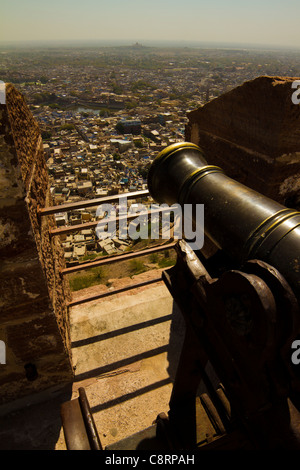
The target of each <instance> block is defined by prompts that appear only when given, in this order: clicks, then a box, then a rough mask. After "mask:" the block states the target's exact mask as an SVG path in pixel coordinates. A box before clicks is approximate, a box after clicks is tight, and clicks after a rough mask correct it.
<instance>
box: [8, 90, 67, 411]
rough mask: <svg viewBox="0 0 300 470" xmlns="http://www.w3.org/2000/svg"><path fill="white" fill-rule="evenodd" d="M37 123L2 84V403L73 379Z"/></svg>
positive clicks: (64, 298) (63, 289) (63, 287)
mask: <svg viewBox="0 0 300 470" xmlns="http://www.w3.org/2000/svg"><path fill="white" fill-rule="evenodd" d="M48 205H51V197H50V191H49V182H48V173H47V168H46V164H45V160H44V153H43V145H42V140H41V136H40V132H39V127H38V125H37V123H36V121H35V120H34V119H33V116H32V114H31V112H30V111H29V109H28V107H27V106H26V103H25V101H24V99H23V97H22V95H21V94H20V93H19V92H18V91H17V90H16V89H15V88H14V87H13V86H12V85H6V104H5V105H0V257H1V265H0V316H1V324H0V339H1V340H3V341H5V344H6V356H7V357H6V364H3V365H0V404H3V403H7V402H11V401H13V400H16V399H19V398H21V397H24V396H29V395H32V394H34V393H35V392H40V391H42V390H46V389H48V388H51V387H53V386H60V385H64V384H66V383H68V382H70V381H71V380H72V378H73V368H72V359H71V347H70V337H69V318H68V310H67V306H66V301H67V300H68V299H69V298H70V292H69V289H68V285H66V283H65V281H64V280H63V279H62V278H61V276H60V274H59V269H60V268H61V267H62V266H63V263H64V261H63V255H62V249H61V246H60V242H59V240H58V239H53V240H51V239H50V237H49V228H50V227H52V226H54V219H53V217H46V218H39V216H38V211H37V209H38V207H45V206H48Z"/></svg>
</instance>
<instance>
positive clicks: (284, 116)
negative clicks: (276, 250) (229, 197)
mask: <svg viewBox="0 0 300 470" xmlns="http://www.w3.org/2000/svg"><path fill="white" fill-rule="evenodd" d="M296 79H297V78H286V77H285V78H282V77H258V78H256V79H255V80H251V81H248V82H245V83H244V84H243V85H241V86H239V87H237V88H235V89H233V90H231V91H229V92H228V93H225V94H224V95H222V96H220V97H219V98H216V99H214V100H212V101H210V102H209V103H207V104H205V105H204V106H202V107H200V108H198V109H196V110H194V111H192V112H190V113H189V114H188V119H189V122H188V124H187V126H186V135H185V139H186V140H187V141H190V142H193V143H195V144H197V145H199V146H200V147H202V148H203V150H204V152H205V154H206V156H207V160H208V162H209V163H210V164H215V165H218V166H220V167H222V168H223V169H224V170H225V172H226V174H227V175H228V176H230V177H232V178H234V179H236V180H238V181H240V182H242V183H243V184H246V185H247V186H249V187H251V188H253V189H255V190H257V191H259V192H261V193H263V194H265V195H267V196H269V197H271V198H273V199H275V200H278V201H279V202H281V203H284V204H287V205H289V206H293V207H296V206H297V207H299V208H300V105H295V104H294V103H293V102H292V94H293V92H294V91H295V89H292V82H293V81H294V80H296Z"/></svg>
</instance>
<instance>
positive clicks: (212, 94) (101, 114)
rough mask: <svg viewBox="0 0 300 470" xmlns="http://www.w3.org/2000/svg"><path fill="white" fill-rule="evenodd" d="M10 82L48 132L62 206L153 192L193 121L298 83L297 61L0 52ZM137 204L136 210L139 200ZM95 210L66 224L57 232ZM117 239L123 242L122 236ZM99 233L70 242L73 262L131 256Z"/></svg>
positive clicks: (228, 53) (127, 50) (232, 54)
mask: <svg viewBox="0 0 300 470" xmlns="http://www.w3.org/2000/svg"><path fill="white" fill-rule="evenodd" d="M0 58H1V59H0V78H1V80H3V81H4V82H11V83H13V84H14V85H15V86H16V87H17V89H18V90H19V91H20V92H21V93H22V94H23V95H24V96H25V98H26V101H27V103H28V105H29V106H30V109H31V111H32V113H33V115H34V117H35V118H36V120H37V121H38V123H39V126H40V130H41V135H42V139H43V145H44V151H45V158H46V159H47V166H48V169H49V175H50V181H51V193H52V196H53V203H54V204H55V205H58V204H62V203H66V202H76V201H79V200H81V199H84V198H86V199H92V198H98V197H102V196H110V195H113V194H119V193H124V192H132V191H140V190H145V189H147V171H148V168H149V166H150V164H151V162H152V161H153V158H154V157H155V156H156V155H157V154H158V152H159V151H161V150H162V149H163V148H164V147H166V146H168V145H170V144H172V143H175V142H178V141H182V140H184V133H185V124H186V123H187V114H188V112H189V110H193V109H195V108H197V107H199V106H202V105H204V104H205V103H206V102H208V101H209V100H212V99H214V98H217V97H218V96H219V95H221V94H223V93H225V92H227V91H229V90H231V89H233V88H235V87H237V86H239V85H241V84H242V83H243V82H245V81H247V80H251V79H254V78H256V77H258V76H261V75H273V76H276V75H277V76H292V77H293V76H298V75H299V70H300V58H299V55H298V54H297V53H295V52H287V51H284V50H282V51H266V50H260V49H257V50H245V49H200V48H188V47H182V48H175V47H174V48H163V47H160V48H159V47H145V46H143V45H141V44H139V43H136V44H133V45H130V46H120V47H90V48H87V47H85V48H83V47H82V48H77V49H75V48H69V49H67V48H63V47H61V48H54V47H52V48H50V47H49V48H44V49H30V50H29V49H25V48H24V49H22V50H17V49H13V48H5V47H2V48H1V49H0ZM131 203H136V201H135V200H133V201H131ZM95 216H96V214H95V209H93V210H92V209H91V210H87V209H86V210H78V211H71V212H68V215H67V213H65V212H62V213H60V214H57V215H56V223H57V226H58V227H60V226H65V225H74V224H79V223H83V222H85V221H92V220H95ZM116 235H117V234H116ZM127 246H128V241H127V242H126V241H123V242H122V243H121V242H120V240H118V239H117V236H116V237H115V239H114V242H113V241H112V240H110V241H107V242H101V240H100V241H99V240H97V239H96V238H95V234H94V231H93V230H92V229H88V230H82V231H81V232H79V233H78V234H75V235H68V236H66V237H65V239H64V248H65V258H66V261H67V263H68V264H69V265H70V264H72V263H78V261H79V260H85V259H92V258H93V257H96V256H97V255H99V253H100V254H113V253H117V252H120V251H124V250H125V249H126V248H127Z"/></svg>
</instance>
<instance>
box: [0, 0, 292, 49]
mask: <svg viewBox="0 0 300 470" xmlns="http://www.w3.org/2000/svg"><path fill="white" fill-rule="evenodd" d="M1 10H2V14H1V19H0V43H2V44H5V43H10V42H17V43H19V44H20V43H22V44H24V45H26V43H29V42H43V43H49V42H51V43H53V44H56V43H58V42H66V41H68V42H73V43H74V44H75V43H80V42H82V43H88V42H96V41H102V42H103V41H106V42H107V43H118V42H119V43H121V42H124V41H127V42H130V43H132V42H142V43H143V44H144V43H145V45H148V44H154V43H159V42H160V43H162V42H164V43H167V42H168V43H172V42H173V43H174V42H176V43H177V44H180V43H181V44H182V45H188V44H207V45H214V44H215V45H217V44H224V45H234V44H236V45H238V44H239V45H245V46H246V45H248V46H251V45H253V46H264V45H265V46H268V47H290V48H298V47H299V41H298V34H297V33H298V24H297V23H298V18H299V13H300V4H299V2H298V1H296V0H288V1H287V2H285V3H283V2H280V1H278V0H273V1H271V0H262V1H258V0H253V1H252V2H251V3H250V2H238V1H237V0H228V1H227V2H224V1H222V0H212V1H210V2H209V3H208V2H207V1H201V0H200V1H195V0H186V1H185V2H181V1H178V0H173V1H171V0H163V1H162V0H160V1H158V0H153V1H152V2H151V3H149V2H146V1H144V0H139V1H137V0H127V1H126V2H124V0H123V1H121V0H111V1H110V2H109V3H108V2H104V1H102V0H100V1H96V0H86V1H85V2H80V1H78V0H74V1H73V2H71V1H70V0H60V1H58V0H52V2H45V1H44V2H41V1H38V0H27V1H26V2H22V1H21V0H10V1H8V0H5V1H4V3H3V5H2V7H1Z"/></svg>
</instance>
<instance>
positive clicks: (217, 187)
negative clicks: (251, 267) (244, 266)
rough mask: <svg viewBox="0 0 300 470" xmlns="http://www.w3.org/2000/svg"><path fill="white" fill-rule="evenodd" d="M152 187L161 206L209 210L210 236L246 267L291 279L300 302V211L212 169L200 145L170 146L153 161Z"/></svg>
mask: <svg viewBox="0 0 300 470" xmlns="http://www.w3.org/2000/svg"><path fill="white" fill-rule="evenodd" d="M148 188H149V192H150V194H151V196H152V197H153V199H154V200H155V201H156V202H158V203H167V204H170V205H172V204H174V203H179V204H180V205H181V206H182V208H183V210H184V205H185V204H192V205H195V204H203V205H204V217H205V219H204V221H205V222H204V232H205V235H206V236H207V237H208V238H209V239H210V240H212V242H213V243H214V244H215V245H216V246H217V247H218V248H220V249H223V250H224V251H225V252H226V253H228V254H229V255H230V256H231V257H233V258H234V259H237V260H238V261H239V262H241V263H243V262H245V261H246V260H249V259H260V260H262V261H265V262H266V263H269V264H270V265H272V266H274V267H275V268H276V269H277V270H278V271H279V272H280V273H281V274H282V275H283V276H284V277H285V279H286V281H287V282H288V283H289V284H290V286H291V288H292V289H293V291H294V293H295V295H296V297H297V299H298V302H299V303H300V212H298V211H296V210H294V209H288V208H287V207H285V206H283V205H281V204H279V203H278V202H276V201H274V200H272V199H270V198H268V197H266V196H264V195H262V194H260V193H258V192H256V191H254V190H252V189H250V188H248V187H247V186H245V185H243V184H241V183H239V182H237V181H235V180H234V179H232V178H230V177H228V176H226V174H225V173H224V171H223V170H222V169H221V168H219V167H217V166H214V165H208V164H207V161H206V159H205V156H204V154H203V151H202V150H201V149H200V147H198V146H197V145H195V144H192V143H189V142H181V143H177V144H173V145H170V146H169V147H167V148H166V149H164V150H163V151H162V152H160V153H159V155H158V156H157V157H156V158H155V159H154V161H153V163H152V166H151V167H150V170H149V174H148Z"/></svg>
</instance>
